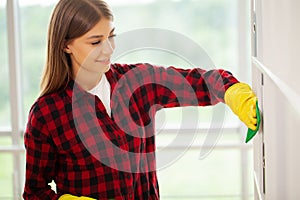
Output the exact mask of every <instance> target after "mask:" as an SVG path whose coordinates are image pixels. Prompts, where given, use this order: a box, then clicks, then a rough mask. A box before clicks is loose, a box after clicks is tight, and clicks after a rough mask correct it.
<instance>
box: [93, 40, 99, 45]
mask: <svg viewBox="0 0 300 200" xmlns="http://www.w3.org/2000/svg"><path fill="white" fill-rule="evenodd" d="M100 43H101V41H97V42H92V43H91V44H92V45H97V44H100Z"/></svg>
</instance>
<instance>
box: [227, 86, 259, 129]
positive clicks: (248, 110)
mask: <svg viewBox="0 0 300 200" xmlns="http://www.w3.org/2000/svg"><path fill="white" fill-rule="evenodd" d="M224 100H225V103H226V104H227V105H228V106H229V107H230V108H231V110H232V111H233V112H234V113H235V114H236V115H237V116H238V117H239V118H240V120H241V121H242V122H244V123H245V124H246V126H247V127H248V128H250V129H252V130H255V129H256V126H257V118H256V101H257V97H256V95H255V94H254V92H253V91H252V90H251V88H250V86H249V85H247V84H245V83H236V84H234V85H232V86H230V87H229V88H228V89H227V90H226V92H225V95H224Z"/></svg>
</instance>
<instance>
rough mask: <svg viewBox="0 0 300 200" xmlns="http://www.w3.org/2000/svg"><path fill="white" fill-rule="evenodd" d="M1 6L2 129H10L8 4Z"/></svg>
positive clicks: (0, 70)
mask: <svg viewBox="0 0 300 200" xmlns="http://www.w3.org/2000/svg"><path fill="white" fill-rule="evenodd" d="M1 3H2V4H0V11H1V12H0V45H1V54H0V63H1V67H0V74H2V75H1V76H2V78H1V84H0V93H1V94H0V127H1V128H5V129H9V128H10V123H11V121H10V101H9V78H8V77H9V76H8V74H9V72H8V46H7V45H8V43H7V26H6V4H5V1H1Z"/></svg>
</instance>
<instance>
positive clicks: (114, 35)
mask: <svg viewBox="0 0 300 200" xmlns="http://www.w3.org/2000/svg"><path fill="white" fill-rule="evenodd" d="M116 36H117V35H116V34H113V35H110V36H109V37H108V38H114V37H116Z"/></svg>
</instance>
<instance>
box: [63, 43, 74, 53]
mask: <svg viewBox="0 0 300 200" xmlns="http://www.w3.org/2000/svg"><path fill="white" fill-rule="evenodd" d="M64 52H66V53H68V54H71V53H72V51H71V49H69V47H68V45H66V46H65V47H64Z"/></svg>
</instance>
